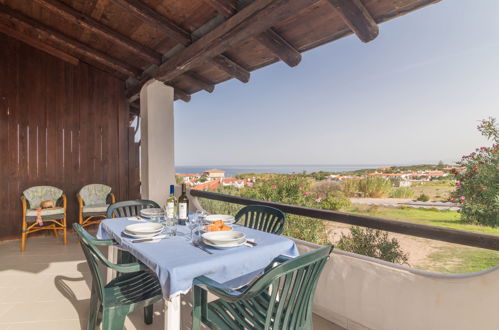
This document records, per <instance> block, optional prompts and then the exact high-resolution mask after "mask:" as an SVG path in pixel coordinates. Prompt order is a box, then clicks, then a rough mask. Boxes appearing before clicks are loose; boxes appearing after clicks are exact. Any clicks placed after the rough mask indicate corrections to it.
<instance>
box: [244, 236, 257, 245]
mask: <svg viewBox="0 0 499 330" xmlns="http://www.w3.org/2000/svg"><path fill="white" fill-rule="evenodd" d="M246 243H248V244H251V245H252V246H257V245H258V244H256V243H255V239H253V238H248V239H247V240H246Z"/></svg>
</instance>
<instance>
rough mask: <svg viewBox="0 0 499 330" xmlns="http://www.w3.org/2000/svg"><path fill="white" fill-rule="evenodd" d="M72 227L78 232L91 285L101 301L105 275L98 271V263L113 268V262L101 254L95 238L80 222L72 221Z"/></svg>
mask: <svg viewBox="0 0 499 330" xmlns="http://www.w3.org/2000/svg"><path fill="white" fill-rule="evenodd" d="M73 228H74V230H75V232H76V233H77V234H78V239H79V241H80V245H81V248H82V250H83V253H84V254H85V258H86V259H87V263H88V266H89V268H90V272H91V273H92V279H93V282H92V286H93V288H95V289H96V293H97V294H98V296H99V300H100V301H102V299H103V296H104V286H105V285H106V282H105V277H104V276H103V274H102V272H101V271H100V267H99V263H102V264H104V265H105V266H106V267H110V268H113V264H112V263H111V262H110V261H109V260H107V258H106V257H105V256H104V255H103V254H102V252H101V251H100V250H99V249H98V248H97V246H96V243H98V241H99V240H97V239H96V238H95V237H93V236H92V235H90V234H89V233H88V232H87V231H86V230H85V229H84V228H83V227H82V226H81V225H80V224H78V223H74V224H73Z"/></svg>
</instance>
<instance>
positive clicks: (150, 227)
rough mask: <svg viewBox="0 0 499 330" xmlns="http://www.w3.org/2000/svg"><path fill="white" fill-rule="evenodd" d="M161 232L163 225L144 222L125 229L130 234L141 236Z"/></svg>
mask: <svg viewBox="0 0 499 330" xmlns="http://www.w3.org/2000/svg"><path fill="white" fill-rule="evenodd" d="M162 230H163V225H162V224H160V223H153V222H144V223H134V224H133V225H128V226H126V227H125V231H127V232H129V233H131V234H137V235H143V234H153V233H158V232H160V231H162Z"/></svg>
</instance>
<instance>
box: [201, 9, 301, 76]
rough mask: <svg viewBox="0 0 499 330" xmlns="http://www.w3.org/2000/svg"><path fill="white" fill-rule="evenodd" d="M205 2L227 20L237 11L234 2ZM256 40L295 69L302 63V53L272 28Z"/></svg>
mask: <svg viewBox="0 0 499 330" xmlns="http://www.w3.org/2000/svg"><path fill="white" fill-rule="evenodd" d="M203 1H204V2H205V3H207V4H208V5H210V6H211V7H213V9H215V10H216V11H218V13H219V14H220V15H222V16H224V17H225V18H229V17H231V16H232V15H234V14H235V13H236V11H237V8H236V3H235V1H234V0H203ZM255 39H256V40H257V41H258V42H259V43H260V44H262V45H263V46H264V47H265V48H267V49H268V50H269V51H271V52H272V53H273V54H274V55H275V56H277V57H278V58H279V59H281V60H282V61H283V62H284V63H286V64H287V65H289V66H291V67H293V66H296V65H298V64H299V63H300V61H301V54H300V52H299V51H298V50H296V48H294V47H293V45H291V44H290V43H289V42H288V41H287V40H286V39H284V38H283V37H282V36H281V35H280V34H279V33H277V32H276V31H275V30H274V29H272V28H270V29H268V30H267V31H264V32H262V33H261V34H259V35H258V36H256V37H255Z"/></svg>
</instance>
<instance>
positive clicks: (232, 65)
mask: <svg viewBox="0 0 499 330" xmlns="http://www.w3.org/2000/svg"><path fill="white" fill-rule="evenodd" d="M210 62H211V63H213V64H214V65H216V66H217V67H218V68H219V69H220V70H223V71H224V72H225V73H227V74H228V75H229V76H232V77H234V78H236V79H238V80H239V81H241V82H243V83H247V82H248V81H249V79H250V73H249V72H248V70H246V69H245V68H243V67H242V66H240V65H239V64H237V63H236V62H234V61H233V60H231V59H230V58H228V57H227V56H224V55H218V56H215V57H213V58H212V59H211V60H210Z"/></svg>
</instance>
